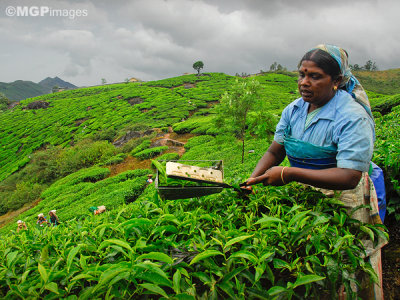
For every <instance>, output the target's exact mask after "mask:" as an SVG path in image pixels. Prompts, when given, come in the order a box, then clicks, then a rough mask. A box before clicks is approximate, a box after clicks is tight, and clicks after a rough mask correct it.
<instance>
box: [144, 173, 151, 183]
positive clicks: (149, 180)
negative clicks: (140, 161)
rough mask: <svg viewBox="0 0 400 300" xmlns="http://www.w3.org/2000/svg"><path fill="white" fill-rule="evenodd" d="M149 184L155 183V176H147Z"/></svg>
mask: <svg viewBox="0 0 400 300" xmlns="http://www.w3.org/2000/svg"><path fill="white" fill-rule="evenodd" d="M146 181H147V183H153V174H149V175H147V180H146Z"/></svg>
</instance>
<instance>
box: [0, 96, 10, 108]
mask: <svg viewBox="0 0 400 300" xmlns="http://www.w3.org/2000/svg"><path fill="white" fill-rule="evenodd" d="M9 104H10V100H8V98H7V97H6V96H5V95H4V94H3V93H0V112H1V111H2V110H5V109H7V107H8V105H9Z"/></svg>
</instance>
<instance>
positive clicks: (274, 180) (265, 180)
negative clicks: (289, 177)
mask: <svg viewBox="0 0 400 300" xmlns="http://www.w3.org/2000/svg"><path fill="white" fill-rule="evenodd" d="M283 168H284V167H281V166H276V167H272V168H270V169H268V170H267V171H266V172H265V173H264V174H262V175H260V176H258V177H250V178H249V179H247V181H246V183H247V186H251V185H254V184H257V183H260V182H262V184H263V185H265V186H267V185H273V186H281V185H284V184H286V183H288V182H287V181H286V180H285V182H283V181H282V176H281V175H283V174H282V170H283Z"/></svg>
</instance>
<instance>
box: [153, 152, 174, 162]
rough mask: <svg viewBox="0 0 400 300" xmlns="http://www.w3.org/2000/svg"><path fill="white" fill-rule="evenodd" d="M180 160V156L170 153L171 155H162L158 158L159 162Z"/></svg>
mask: <svg viewBox="0 0 400 300" xmlns="http://www.w3.org/2000/svg"><path fill="white" fill-rule="evenodd" d="M178 159H179V154H178V153H175V152H170V153H164V154H163V155H160V156H159V157H157V160H159V161H161V160H165V161H170V160H178Z"/></svg>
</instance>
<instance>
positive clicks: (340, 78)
mask: <svg viewBox="0 0 400 300" xmlns="http://www.w3.org/2000/svg"><path fill="white" fill-rule="evenodd" d="M342 80H343V76H342V75H339V76H338V77H337V78H336V79H335V80H334V81H333V84H334V85H335V86H336V87H339V85H340V83H341V82H342Z"/></svg>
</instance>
